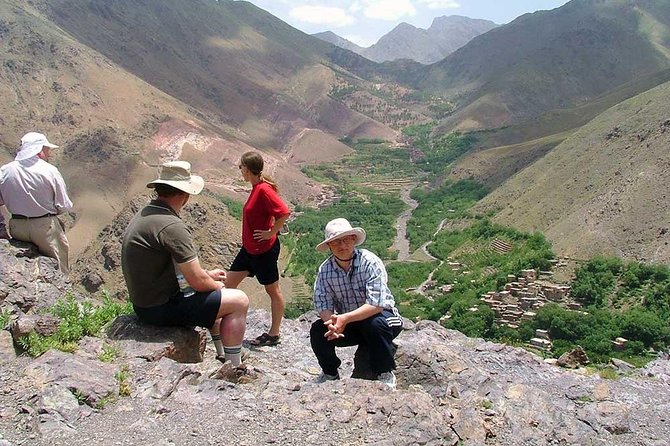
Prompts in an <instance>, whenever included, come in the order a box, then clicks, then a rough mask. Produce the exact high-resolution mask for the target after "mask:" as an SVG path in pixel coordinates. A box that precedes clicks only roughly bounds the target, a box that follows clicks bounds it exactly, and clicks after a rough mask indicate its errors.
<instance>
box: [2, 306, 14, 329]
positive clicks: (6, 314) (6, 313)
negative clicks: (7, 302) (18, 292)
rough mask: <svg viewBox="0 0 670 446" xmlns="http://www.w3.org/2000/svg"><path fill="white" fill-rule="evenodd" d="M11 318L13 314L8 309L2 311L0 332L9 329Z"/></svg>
mask: <svg viewBox="0 0 670 446" xmlns="http://www.w3.org/2000/svg"><path fill="white" fill-rule="evenodd" d="M11 316H12V314H11V313H10V311H9V310H8V309H7V308H3V309H2V311H0V330H4V329H5V328H7V326H8V325H9V321H10V318H11Z"/></svg>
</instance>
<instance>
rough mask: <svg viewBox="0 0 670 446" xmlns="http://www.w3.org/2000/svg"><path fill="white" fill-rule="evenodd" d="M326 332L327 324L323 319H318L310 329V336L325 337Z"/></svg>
mask: <svg viewBox="0 0 670 446" xmlns="http://www.w3.org/2000/svg"><path fill="white" fill-rule="evenodd" d="M324 334H326V326H325V325H324V323H323V321H322V320H321V319H317V320H316V321H314V322H313V323H312V327H311V328H310V329H309V336H310V337H315V336H316V337H319V336H320V337H323V335H324Z"/></svg>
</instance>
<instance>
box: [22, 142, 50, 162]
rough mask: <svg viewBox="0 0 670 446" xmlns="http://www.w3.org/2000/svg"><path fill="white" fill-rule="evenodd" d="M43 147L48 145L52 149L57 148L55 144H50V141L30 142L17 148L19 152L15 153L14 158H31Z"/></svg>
mask: <svg viewBox="0 0 670 446" xmlns="http://www.w3.org/2000/svg"><path fill="white" fill-rule="evenodd" d="M43 147H50V148H52V149H57V148H58V146H57V145H56V144H51V143H50V142H46V143H37V144H31V145H29V146H27V147H25V148H22V149H21V150H19V152H18V153H17V154H16V158H14V159H15V160H16V161H21V160H27V159H28V158H32V157H34V156H36V155H38V154H39V153H40V152H41V151H42V148H43Z"/></svg>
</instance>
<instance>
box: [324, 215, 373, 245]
mask: <svg viewBox="0 0 670 446" xmlns="http://www.w3.org/2000/svg"><path fill="white" fill-rule="evenodd" d="M347 235H355V236H356V246H358V245H360V244H361V243H363V242H364V241H365V236H366V234H365V229H363V228H352V227H351V223H349V221H348V220H347V219H346V218H336V219H335V220H331V221H329V222H328V224H327V225H326V230H325V239H324V241H322V242H321V243H319V244H318V245H316V250H317V251H321V252H326V251H328V243H330V242H332V241H333V240H337V239H338V238H342V237H346V236H347Z"/></svg>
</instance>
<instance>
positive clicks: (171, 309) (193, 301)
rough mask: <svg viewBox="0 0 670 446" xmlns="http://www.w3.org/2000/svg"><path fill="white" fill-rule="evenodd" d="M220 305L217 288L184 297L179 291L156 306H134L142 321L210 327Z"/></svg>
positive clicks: (219, 293) (151, 323)
mask: <svg viewBox="0 0 670 446" xmlns="http://www.w3.org/2000/svg"><path fill="white" fill-rule="evenodd" d="M220 305H221V292H220V291H219V290H216V291H210V292H207V293H195V294H194V295H192V296H189V297H184V295H183V294H181V293H179V294H177V295H176V296H175V297H173V298H172V299H170V300H169V301H168V302H167V303H164V304H163V305H159V306H157V307H151V308H142V307H136V306H134V305H133V308H134V309H135V314H137V317H138V318H139V319H140V320H141V321H142V322H144V323H146V324H150V325H162V326H181V327H203V328H208V329H209V328H212V326H214V321H215V320H216V316H217V315H218V314H219V307H220Z"/></svg>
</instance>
